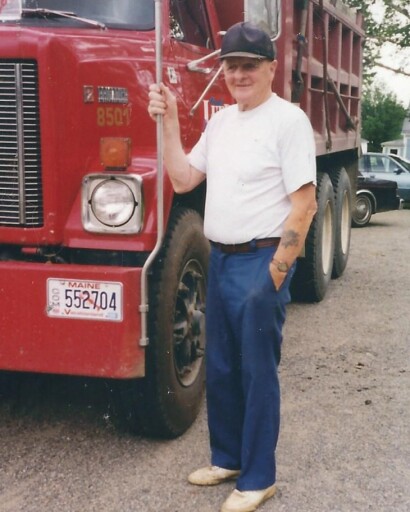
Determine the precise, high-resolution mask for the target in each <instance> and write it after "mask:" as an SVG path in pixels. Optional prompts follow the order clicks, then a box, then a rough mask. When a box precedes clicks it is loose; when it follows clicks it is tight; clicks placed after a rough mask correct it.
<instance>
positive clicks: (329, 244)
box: [291, 173, 335, 302]
mask: <svg viewBox="0 0 410 512" xmlns="http://www.w3.org/2000/svg"><path fill="white" fill-rule="evenodd" d="M316 200H317V212H316V214H315V216H314V218H313V221H312V224H311V226H310V229H309V232H308V235H307V237H306V242H305V257H303V258H299V259H298V262H297V266H296V272H295V274H294V277H293V279H292V282H291V295H292V299H293V300H299V301H306V302H320V301H321V300H322V299H323V298H324V296H325V294H326V290H327V288H328V285H329V281H330V279H331V276H332V267H333V259H334V250H335V199H334V192H333V186H332V182H331V181H330V178H329V176H328V175H327V174H325V173H318V179H317V187H316Z"/></svg>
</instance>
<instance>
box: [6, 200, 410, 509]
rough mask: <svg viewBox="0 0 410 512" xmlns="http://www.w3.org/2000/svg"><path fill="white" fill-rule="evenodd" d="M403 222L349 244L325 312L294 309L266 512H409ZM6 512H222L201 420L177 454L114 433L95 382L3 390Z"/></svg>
mask: <svg viewBox="0 0 410 512" xmlns="http://www.w3.org/2000/svg"><path fill="white" fill-rule="evenodd" d="M409 227H410V210H403V211H398V212H389V213H385V214H378V215H376V216H375V217H373V218H372V221H371V223H370V225H369V226H368V227H366V228H363V229H355V230H353V233H352V248H351V256H350V259H349V263H348V268H347V269H346V272H345V274H344V275H343V277H342V278H340V279H338V280H336V281H333V282H332V283H331V286H330V289H329V292H328V295H327V296H326V299H325V300H324V301H323V302H322V303H320V304H309V305H306V304H303V305H302V304H291V305H290V307H289V314H288V321H287V324H286V328H285V343H284V351H283V359H282V365H281V382H282V393H283V407H282V430H281V436H280V441H279V447H278V453H277V459H278V489H279V490H278V494H277V496H276V497H275V498H273V499H272V500H270V501H269V502H267V503H266V504H265V505H264V506H263V507H261V508H260V510H261V511H262V512H269V511H272V512H296V511H297V512H364V511H375V512H408V511H409V510H410V469H409V468H410V463H409V461H410V431H409V424H410V407H409V405H410V404H409V397H410V369H409V360H410V357H409V355H410V354H409V351H410V349H409V347H410V334H409V313H408V304H409V303H410V276H409V265H408V262H407V261H408V254H410V231H409ZM0 395H1V400H0V453H1V462H0V511H1V512H23V511H24V512H48V511H53V512H54V511H56V510H58V511H59V512H93V511H98V512H131V511H133V512H217V511H218V510H219V507H220V504H221V503H222V501H223V500H224V499H225V497H226V496H227V495H228V494H229V493H230V491H231V489H232V484H230V483H226V484H223V485H221V486H217V487H214V488H209V489H202V488H196V487H194V486H190V485H189V484H187V483H186V475H187V473H188V472H189V471H190V470H192V469H194V468H196V467H197V466H198V465H202V464H207V463H208V442H207V428H206V415H205V410H204V408H203V409H202V412H201V414H200V417H199V418H198V420H197V421H196V422H195V424H194V426H193V427H192V428H191V429H190V430H189V431H188V432H187V433H186V434H185V435H184V436H182V437H181V438H179V439H177V440H175V441H155V440H150V439H143V438H140V437H131V436H128V435H125V434H122V433H120V432H118V431H117V430H116V429H115V428H114V426H113V424H112V421H111V417H110V409H109V406H108V402H107V398H106V395H107V393H106V386H105V385H104V383H102V382H100V381H90V380H87V379H71V378H66V377H52V376H32V375H26V376H16V375H6V376H3V377H2V378H1V380H0Z"/></svg>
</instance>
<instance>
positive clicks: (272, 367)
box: [148, 23, 316, 512]
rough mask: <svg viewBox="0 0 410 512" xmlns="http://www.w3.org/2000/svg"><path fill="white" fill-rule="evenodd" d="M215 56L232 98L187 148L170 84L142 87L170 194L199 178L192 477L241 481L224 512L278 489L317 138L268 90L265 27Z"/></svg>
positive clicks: (270, 50)
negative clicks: (199, 316) (201, 348)
mask: <svg viewBox="0 0 410 512" xmlns="http://www.w3.org/2000/svg"><path fill="white" fill-rule="evenodd" d="M220 58H221V60H222V63H223V70H224V76H225V82H226V85H227V87H228V89H229V92H230V93H231V95H232V97H233V98H234V100H235V102H236V104H235V105H232V106H229V107H227V108H225V109H223V110H221V111H219V112H218V113H216V114H215V115H214V116H213V117H212V118H211V120H210V121H209V123H208V125H207V127H206V129H205V131H204V133H203V134H202V136H201V138H200V140H199V141H198V143H197V144H196V145H195V147H194V148H193V149H192V151H191V152H190V153H189V154H188V155H187V154H185V152H184V150H183V147H182V144H181V139H180V128H179V122H178V111H177V104H176V100H175V97H174V96H173V95H172V94H171V92H170V90H169V89H168V87H166V86H165V85H163V84H161V85H160V86H157V85H152V86H151V87H150V93H149V98H150V101H149V106H148V111H149V114H150V116H151V117H152V118H153V119H155V118H156V116H157V115H163V116H164V163H165V166H166V168H167V171H168V174H169V177H170V179H171V181H172V184H173V187H174V189H175V191H176V192H178V193H184V192H188V191H190V190H192V189H193V188H194V187H196V186H197V185H198V184H199V183H201V182H202V181H203V180H205V179H206V180H207V196H206V206H205V219H204V232H205V235H206V236H207V238H208V239H209V240H210V242H211V256H210V265H209V278H208V294H207V309H206V332H207V355H206V357H207V359H206V362H207V407H208V425H209V433H210V446H211V464H212V465H210V466H208V467H205V468H201V469H198V470H197V471H194V472H193V473H192V474H190V475H189V477H188V480H189V482H191V483H192V484H195V485H215V484H218V483H220V482H223V481H226V480H230V479H235V478H237V482H236V489H235V490H234V491H233V492H232V493H231V494H230V496H229V497H228V498H227V500H226V501H225V503H224V504H223V505H222V508H221V512H247V511H252V510H256V508H257V507H258V506H259V505H260V504H261V503H263V502H264V501H266V500H267V499H268V498H270V497H271V496H273V495H274V493H275V490H276V487H275V480H276V465H275V448H276V444H277V439H278V434H279V414H280V391H279V381H278V365H279V361H280V354H281V343H282V327H283V324H284V321H285V306H286V304H287V303H288V302H289V300H290V294H289V283H290V279H291V276H292V274H293V272H294V263H295V260H296V258H297V256H298V254H299V253H300V251H301V249H302V247H303V244H304V241H305V238H306V234H307V232H308V229H309V226H310V223H311V221H312V218H313V216H314V214H315V212H316V200H315V180H316V168H315V145H314V139H313V133H312V129H311V126H310V123H309V121H308V119H307V117H306V115H305V114H304V113H303V112H302V111H301V110H300V109H299V108H298V107H296V106H294V105H292V104H290V103H289V102H287V101H285V100H283V99H281V98H279V97H278V96H277V95H276V94H274V93H273V92H272V82H273V80H274V77H275V71H276V67H277V61H276V60H275V50H274V47H273V45H272V42H271V40H270V38H269V35H268V34H266V33H265V32H264V31H262V30H260V29H259V28H257V27H255V26H253V25H252V24H250V23H238V24H236V25H234V26H233V27H231V28H230V29H229V30H228V31H227V33H226V35H225V36H224V39H223V42H222V49H221V54H220Z"/></svg>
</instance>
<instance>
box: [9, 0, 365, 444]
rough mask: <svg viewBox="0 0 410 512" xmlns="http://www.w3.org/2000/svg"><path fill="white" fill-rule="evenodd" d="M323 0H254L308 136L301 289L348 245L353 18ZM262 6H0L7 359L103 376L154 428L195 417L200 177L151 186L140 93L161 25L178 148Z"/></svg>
mask: <svg viewBox="0 0 410 512" xmlns="http://www.w3.org/2000/svg"><path fill="white" fill-rule="evenodd" d="M9 1H11V0H9ZM334 4H335V2H331V3H330V2H327V1H325V2H323V1H316V0H310V1H299V0H294V1H291V2H282V3H280V2H279V3H277V2H271V5H270V3H269V2H267V3H265V6H264V7H261V8H262V11H261V12H262V18H263V17H264V16H265V14H266V16H265V18H269V19H272V20H273V22H274V23H273V24H275V23H276V27H277V33H276V35H275V38H277V41H276V44H277V46H278V60H279V65H278V74H277V77H276V80H275V91H276V92H277V93H278V94H279V95H281V96H283V97H284V98H285V99H288V100H289V101H294V102H295V101H296V102H298V103H300V105H301V107H302V108H303V109H304V110H305V111H306V112H307V114H308V115H309V117H310V119H311V122H312V125H313V128H314V130H315V137H316V141H317V164H318V171H319V179H318V203H319V212H318V214H317V216H316V220H315V221H314V223H313V226H312V230H311V233H310V235H309V237H308V241H307V246H306V249H305V254H304V255H301V264H300V269H301V270H300V271H299V275H297V276H296V277H295V285H294V294H295V296H298V294H299V295H300V296H302V295H305V298H309V299H311V300H321V299H322V298H323V296H324V294H325V292H326V288H327V286H328V283H329V280H330V277H331V275H332V274H333V277H338V276H339V275H341V274H342V272H343V270H344V267H345V265H346V262H347V257H348V250H349V241H350V215H351V189H352V188H354V187H355V175H356V168H357V153H358V147H359V131H358V119H359V115H360V107H359V99H360V92H361V38H362V35H363V34H362V31H361V28H360V20H359V18H358V16H357V15H356V14H354V13H352V12H351V11H349V10H347V9H345V8H339V6H336V7H335V5H334ZM338 4H339V2H338ZM255 5H256V11H258V9H259V10H260V8H259V7H258V5H257V3H256V2H253V1H252V0H248V1H246V2H245V5H244V4H243V3H242V2H241V1H226V0H166V1H165V0H163V1H153V0H141V1H139V2H135V3H130V2H128V1H127V0H116V1H115V2H114V1H113V0H95V1H89V2H77V1H75V0H22V10H21V13H20V14H19V15H18V16H16V17H15V18H13V17H12V18H10V17H7V16H4V15H3V18H2V13H1V11H0V20H1V21H0V37H1V41H2V44H1V45H0V311H1V313H0V314H1V322H0V369H2V370H13V371H24V372H43V373H56V374H67V375H84V376H91V377H104V378H109V379H113V386H115V388H116V393H115V397H116V398H115V400H117V401H118V404H119V405H120V407H119V409H120V410H121V411H122V412H123V417H124V418H125V421H127V422H128V423H129V424H130V425H131V426H132V428H139V429H142V430H145V431H149V432H150V433H151V434H157V435H163V436H175V435H179V434H181V433H182V432H183V431H184V430H186V428H188V427H189V425H190V424H191V423H192V421H193V420H194V418H195V417H196V415H197V412H198V410H199V405H200V399H201V396H202V393H203V384H204V358H203V355H204V350H205V339H204V334H205V333H204V315H205V299H206V297H205V296H206V267H207V256H208V250H209V246H208V242H207V241H206V240H205V239H204V237H203V234H202V213H203V204H204V187H203V186H202V187H199V188H198V189H196V190H195V191H193V192H192V193H190V194H186V195H177V194H175V193H174V192H173V190H172V188H171V186H170V184H169V181H168V179H167V176H166V170H165V177H164V179H163V181H162V179H161V187H158V183H159V179H158V172H157V171H158V168H159V164H158V158H157V154H158V149H157V133H156V126H155V123H153V122H152V121H151V119H150V118H149V116H148V114H147V92H148V87H149V85H150V84H151V83H154V82H155V81H156V79H157V75H158V58H159V57H158V41H156V34H157V36H158V33H159V32H158V29H161V30H160V33H161V34H162V35H161V40H160V46H161V52H162V59H161V63H160V67H161V73H162V77H163V80H164V82H166V83H167V84H168V85H169V86H170V87H171V88H172V90H173V92H174V93H175V94H176V96H177V99H178V103H179V110H180V115H181V132H182V139H183V143H184V146H185V147H186V149H187V151H188V150H189V149H190V148H191V147H192V145H193V144H194V143H195V142H196V140H197V139H198V138H199V135H200V133H201V131H202V130H203V128H204V126H205V124H206V122H207V120H208V119H209V118H210V116H211V115H212V114H213V113H214V112H215V111H216V110H218V109H220V108H223V107H224V105H226V104H229V103H231V102H232V99H231V98H230V97H229V95H228V93H227V91H226V89H225V87H224V83H223V79H222V77H221V76H220V75H219V69H220V63H219V59H218V48H220V44H221V38H222V37H223V31H225V30H226V29H227V28H228V27H229V26H230V25H232V24H233V23H235V22H238V21H241V20H242V19H243V12H244V10H245V11H247V9H249V12H250V13H251V14H252V12H253V11H252V9H253V8H254V7H255ZM263 9H264V10H265V11H263ZM256 11H255V12H256ZM158 13H159V14H160V16H159V15H158ZM267 15H268V16H267ZM155 24H157V27H155ZM156 28H157V32H155V29H156ZM158 202H160V203H161V204H160V209H159V208H158ZM159 211H161V212H162V214H160V215H159V213H158V212H159ZM158 220H159V223H158ZM161 228H163V230H164V236H160V237H159V236H158V234H159V232H160V231H161ZM153 251H154V252H153ZM150 258H152V260H153V261H152V264H151V262H150ZM147 262H148V263H149V265H147ZM144 273H145V274H146V275H145V276H144ZM145 280H146V283H147V288H146V290H145V288H144V282H145ZM144 290H145V292H144ZM145 294H146V297H145V296H144V295H145ZM145 319H146V321H147V325H146V326H145Z"/></svg>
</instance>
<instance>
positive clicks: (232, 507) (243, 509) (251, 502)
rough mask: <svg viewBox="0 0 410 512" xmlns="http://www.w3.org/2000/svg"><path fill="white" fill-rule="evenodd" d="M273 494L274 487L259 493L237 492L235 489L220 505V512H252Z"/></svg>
mask: <svg viewBox="0 0 410 512" xmlns="http://www.w3.org/2000/svg"><path fill="white" fill-rule="evenodd" d="M275 492H276V486H275V485H271V486H270V487H267V488H266V489H262V490H260V491H238V489H235V490H234V491H233V492H232V493H231V494H230V496H229V497H228V499H227V500H226V501H225V503H224V504H223V505H222V508H221V512H253V511H254V510H256V509H257V508H258V507H259V505H262V503H264V502H265V501H266V500H268V499H269V498H271V497H272V496H273V495H274V494H275Z"/></svg>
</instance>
